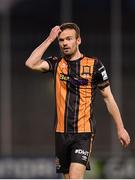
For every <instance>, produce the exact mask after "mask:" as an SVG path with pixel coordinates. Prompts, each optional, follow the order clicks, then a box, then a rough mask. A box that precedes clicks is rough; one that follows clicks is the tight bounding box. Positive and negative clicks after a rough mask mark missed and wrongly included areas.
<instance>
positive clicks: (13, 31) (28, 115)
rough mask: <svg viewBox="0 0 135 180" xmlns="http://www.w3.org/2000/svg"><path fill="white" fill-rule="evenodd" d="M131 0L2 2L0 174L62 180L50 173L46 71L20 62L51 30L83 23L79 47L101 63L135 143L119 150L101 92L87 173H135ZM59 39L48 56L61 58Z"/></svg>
mask: <svg viewBox="0 0 135 180" xmlns="http://www.w3.org/2000/svg"><path fill="white" fill-rule="evenodd" d="M134 19H135V1H134V0H102V1H101V0H57V1H54V0H0V178H61V176H60V175H57V174H55V159H54V132H53V118H54V90H53V78H52V75H51V74H49V73H48V74H40V73H35V72H32V71H30V70H29V69H27V68H26V67H25V65H24V63H25V61H26V59H27V57H28V56H29V55H30V53H31V52H32V50H33V49H34V48H35V47H36V46H38V45H39V44H40V43H41V42H42V41H43V40H44V39H45V38H46V37H47V35H48V33H49V32H50V30H51V28H52V27H53V26H55V25H59V24H61V23H63V22H67V21H73V22H75V23H77V24H78V25H79V26H80V29H81V36H82V45H81V50H82V52H84V54H86V55H91V56H96V57H98V58H100V59H101V60H102V62H103V63H104V65H105V66H106V69H107V72H108V75H109V77H110V82H111V84H112V91H113V93H114V96H115V98H116V100H117V103H118V105H119V107H120V110H121V112H122V117H123V120H124V124H125V127H126V128H127V130H128V131H129V133H130V135H131V138H132V144H131V145H130V146H129V148H128V149H125V150H124V149H123V148H121V146H120V144H119V141H118V139H117V136H116V131H115V127H114V124H113V123H112V120H111V118H110V116H109V115H108V113H107V110H106V108H105V105H104V103H103V101H102V98H101V97H100V95H99V94H97V97H96V100H97V101H96V103H95V118H96V122H97V135H96V139H95V144H94V147H93V152H92V157H91V166H92V171H90V172H87V173H86V176H85V177H86V178H134V177H135V171H134V167H135V158H134V157H135V143H134V137H135V136H134V125H135V121H134V112H135V108H134V101H135V93H134V92H135V79H134V78H135V61H134V59H135V23H134ZM59 53H60V52H59V48H58V45H57V42H55V43H53V45H52V46H51V47H50V48H49V49H48V51H47V53H46V56H50V55H59Z"/></svg>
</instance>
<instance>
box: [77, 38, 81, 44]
mask: <svg viewBox="0 0 135 180" xmlns="http://www.w3.org/2000/svg"><path fill="white" fill-rule="evenodd" d="M77 44H78V45H80V44H81V37H78V38H77Z"/></svg>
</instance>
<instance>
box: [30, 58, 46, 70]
mask: <svg viewBox="0 0 135 180" xmlns="http://www.w3.org/2000/svg"><path fill="white" fill-rule="evenodd" d="M31 69H33V70H35V71H41V72H46V71H49V63H48V62H47V61H45V60H42V59H41V60H40V61H39V62H38V63H36V64H34V65H33V66H32V67H31Z"/></svg>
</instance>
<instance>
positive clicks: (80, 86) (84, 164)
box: [26, 23, 130, 179]
mask: <svg viewBox="0 0 135 180" xmlns="http://www.w3.org/2000/svg"><path fill="white" fill-rule="evenodd" d="M55 39H58V43H59V47H60V50H61V54H62V55H61V57H49V58H46V59H45V60H43V59H42V56H43V54H44V53H45V52H46V50H47V49H48V48H49V46H50V45H51V44H52V43H53V42H54V40H55ZM80 44H81V37H80V29H79V27H78V26H77V25H76V24H75V23H64V24H62V25H61V26H55V27H54V28H52V30H51V32H50V34H49V36H48V37H47V38H46V39H45V40H44V41H43V42H42V44H40V45H39V46H38V47H37V48H36V49H35V50H34V51H33V52H32V54H31V55H30V57H29V58H28V59H27V61H26V66H28V67H29V68H30V69H32V70H37V71H41V72H47V71H51V72H53V74H54V79H55V95H56V112H57V115H56V117H55V118H56V119H55V120H56V133H55V149H56V171H57V172H58V173H63V174H64V178H67V179H80V178H81V179H82V178H83V176H84V173H85V170H86V169H90V166H89V162H88V160H89V156H90V152H91V148H92V143H93V138H94V135H95V123H94V119H93V101H94V96H95V90H96V89H98V90H99V91H100V92H101V94H102V96H103V100H104V102H105V104H106V106H107V109H108V112H109V113H110V115H111V116H112V118H113V120H114V123H115V126H116V130H117V135H118V139H119V140H120V143H121V144H122V146H124V147H127V146H128V144H129V143H130V136H129V134H128V132H127V131H126V129H125V128H124V125H123V121H122V118H121V114H120V112H119V108H118V106H117V104H116V101H115V100H114V97H113V95H112V92H111V89H110V83H109V80H108V76H107V73H106V70H105V67H104V65H103V64H102V62H101V61H100V60H99V59H98V58H92V57H86V56H85V55H84V54H82V53H81V52H80V50H79V45H80Z"/></svg>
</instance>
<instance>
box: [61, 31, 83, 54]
mask: <svg viewBox="0 0 135 180" xmlns="http://www.w3.org/2000/svg"><path fill="white" fill-rule="evenodd" d="M58 41H59V46H60V49H61V52H62V53H63V54H64V55H65V56H72V55H74V54H75V53H76V52H77V50H78V47H79V44H80V43H81V40H80V38H79V37H78V38H77V37H76V32H75V30H74V29H65V30H64V31H62V32H61V33H60V35H59V37H58Z"/></svg>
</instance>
